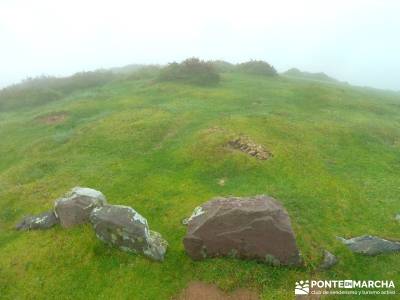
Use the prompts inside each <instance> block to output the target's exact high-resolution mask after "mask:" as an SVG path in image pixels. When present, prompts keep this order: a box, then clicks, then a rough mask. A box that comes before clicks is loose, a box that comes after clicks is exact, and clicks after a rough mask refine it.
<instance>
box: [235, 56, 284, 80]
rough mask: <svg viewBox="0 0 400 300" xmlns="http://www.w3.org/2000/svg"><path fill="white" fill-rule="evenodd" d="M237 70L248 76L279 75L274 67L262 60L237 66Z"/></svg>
mask: <svg viewBox="0 0 400 300" xmlns="http://www.w3.org/2000/svg"><path fill="white" fill-rule="evenodd" d="M236 69H237V70H238V71H239V72H243V73H248V74H255V75H265V76H277V75H278V72H276V70H275V68H274V67H273V66H271V65H270V64H269V63H267V62H265V61H262V60H250V61H248V62H244V63H241V64H238V65H237V66H236Z"/></svg>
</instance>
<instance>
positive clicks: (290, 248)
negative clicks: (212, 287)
mask: <svg viewBox="0 0 400 300" xmlns="http://www.w3.org/2000/svg"><path fill="white" fill-rule="evenodd" d="M85 223H91V224H92V227H93V229H94V232H95V234H96V236H97V237H98V238H99V239H100V240H101V241H103V242H104V243H106V244H108V245H110V246H114V247H116V248H119V249H121V250H123V251H127V252H131V253H137V254H142V255H145V256H147V257H149V258H150V259H153V260H156V261H163V260H164V257H165V253H166V250H167V247H168V243H167V241H166V240H165V239H164V238H163V237H162V236H161V234H159V233H158V232H155V231H152V230H150V228H149V225H148V223H147V220H146V218H144V217H143V216H142V215H140V214H139V213H138V212H137V211H135V210H134V209H133V208H132V207H129V206H124V205H111V204H108V202H107V200H106V197H105V196H104V195H103V194H102V193H101V192H99V191H96V190H94V189H91V188H82V187H75V188H73V189H72V190H71V191H70V192H69V193H67V194H66V195H65V196H63V197H61V198H59V199H57V200H56V201H55V204H54V210H51V211H48V212H44V213H42V214H39V215H36V216H27V217H25V218H24V219H23V220H22V221H21V222H20V223H19V224H17V225H16V229H17V230H35V229H48V228H51V227H52V226H54V225H56V224H60V225H61V227H63V228H71V227H74V226H77V225H80V224H85ZM182 223H183V224H185V225H187V234H186V236H185V237H184V239H183V244H184V248H185V251H186V253H187V254H188V255H189V256H190V257H191V258H192V259H194V260H203V259H206V258H213V257H234V258H238V259H246V260H249V259H251V260H257V261H260V262H264V263H267V264H270V265H274V266H302V265H303V262H302V258H301V254H300V251H299V249H298V247H297V245H296V238H295V234H294V232H293V229H292V226H291V221H290V218H289V215H288V213H287V211H286V209H285V208H284V207H283V206H282V205H281V204H280V203H279V202H278V201H277V200H275V199H273V198H271V197H268V196H264V195H260V196H253V197H241V198H239V197H228V198H215V199H212V200H210V201H208V202H205V203H203V204H202V205H200V206H198V207H196V208H195V209H194V211H193V213H192V215H191V216H190V217H189V218H186V219H184V220H183V222H182ZM338 239H339V240H340V241H341V242H342V243H343V244H344V245H345V246H347V247H348V248H349V250H351V251H352V252H354V253H360V254H364V255H378V254H382V253H389V252H398V251H400V242H397V241H390V240H386V239H382V238H379V237H376V236H368V235H365V236H360V237H355V238H351V239H344V238H340V237H338ZM337 262H338V259H337V257H336V256H335V255H333V254H332V253H330V252H329V251H327V250H324V252H323V259H322V262H321V264H320V266H319V267H318V269H319V270H326V269H329V268H331V267H332V266H334V265H335V264H337Z"/></svg>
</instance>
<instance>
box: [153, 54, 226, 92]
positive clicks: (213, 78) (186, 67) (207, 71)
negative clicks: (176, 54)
mask: <svg viewBox="0 0 400 300" xmlns="http://www.w3.org/2000/svg"><path fill="white" fill-rule="evenodd" d="M159 80H160V81H178V82H184V83H189V84H196V85H215V84H217V83H218V82H219V81H220V76H219V74H218V72H217V70H216V69H215V67H214V66H213V65H212V64H211V63H209V62H205V61H202V60H200V59H198V58H189V59H186V60H184V61H183V62H181V63H176V62H174V63H171V64H169V65H168V66H166V67H164V68H163V69H162V70H161V72H160V75H159Z"/></svg>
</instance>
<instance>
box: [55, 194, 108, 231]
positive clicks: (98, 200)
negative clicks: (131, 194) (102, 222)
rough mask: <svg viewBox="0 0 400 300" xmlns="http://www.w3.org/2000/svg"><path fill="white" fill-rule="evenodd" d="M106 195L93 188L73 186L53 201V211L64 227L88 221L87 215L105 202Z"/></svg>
mask: <svg viewBox="0 0 400 300" xmlns="http://www.w3.org/2000/svg"><path fill="white" fill-rule="evenodd" d="M106 202H107V201H106V197H104V195H103V194H102V193H101V192H99V191H96V190H94V189H90V188H82V187H75V188H73V189H72V190H71V191H70V192H69V193H67V194H66V195H65V196H64V197H63V198H60V199H57V200H56V202H55V208H54V210H55V213H56V215H57V217H58V218H59V219H60V224H61V226H62V227H64V228H69V227H73V226H75V225H79V224H83V223H87V222H89V216H90V213H91V212H92V210H93V209H94V208H96V207H100V206H103V205H104V204H106Z"/></svg>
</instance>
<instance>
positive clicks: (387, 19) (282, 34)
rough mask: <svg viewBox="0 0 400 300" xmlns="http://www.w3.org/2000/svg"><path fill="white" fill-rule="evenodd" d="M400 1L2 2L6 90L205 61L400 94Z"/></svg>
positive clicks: (1, 66)
mask: <svg viewBox="0 0 400 300" xmlns="http://www.w3.org/2000/svg"><path fill="white" fill-rule="evenodd" d="M399 13H400V1H397V0H380V1H379V0H376V1H372V0H347V1H341V0H334V1H333V0H332V1H324V0H318V1H317V0H302V1H300V0H292V1H289V0H285V1H283V0H280V1H267V0H264V1H252V0H246V1H234V0H231V1H225V0H224V1H221V0H220V1H218V0H213V1H211V0H202V1H190V0H186V1H179V0H164V1H155V0H141V1H132V0H131V1H123V0H113V1H111V0H110V1H101V0H57V1H54V0H53V1H52V0H36V1H31V0H0V87H2V86H5V85H7V84H11V83H14V82H17V81H19V80H21V79H23V78H26V77H28V76H37V75H41V74H46V75H57V76H61V75H70V74H72V73H74V72H78V71H83V70H86V71H88V70H93V69H98V68H109V67H116V66H122V65H126V64H131V63H152V64H153V63H158V64H164V63H168V62H172V61H181V60H183V59H185V58H187V57H191V56H197V57H200V58H202V59H224V60H227V61H230V62H233V63H236V62H242V61H246V60H249V59H262V60H265V61H268V62H269V63H271V64H272V65H274V66H275V67H276V68H277V69H278V71H285V70H286V69H288V68H291V67H297V68H299V69H301V70H305V71H311V72H320V71H323V72H326V73H327V74H328V75H331V76H333V77H335V78H337V79H339V80H343V81H348V82H350V83H351V84H355V85H365V86H372V87H378V88H385V89H394V90H400V77H399V73H400V38H399V37H400V15H399Z"/></svg>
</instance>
